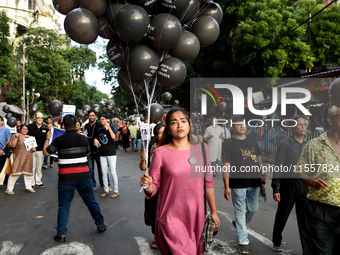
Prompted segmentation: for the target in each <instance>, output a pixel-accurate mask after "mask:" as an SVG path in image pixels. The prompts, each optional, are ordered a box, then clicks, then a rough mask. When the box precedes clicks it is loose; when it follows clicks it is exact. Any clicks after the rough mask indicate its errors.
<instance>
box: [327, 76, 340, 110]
mask: <svg viewBox="0 0 340 255" xmlns="http://www.w3.org/2000/svg"><path fill="white" fill-rule="evenodd" d="M328 95H329V99H330V100H331V102H332V104H334V105H335V106H336V107H338V108H340V78H338V79H336V80H335V81H333V82H332V84H331V86H330V87H329V90H328Z"/></svg>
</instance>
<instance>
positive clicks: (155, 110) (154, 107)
mask: <svg viewBox="0 0 340 255" xmlns="http://www.w3.org/2000/svg"><path fill="white" fill-rule="evenodd" d="M163 114H164V109H163V107H162V106H161V105H160V104H157V103H154V104H151V105H150V123H157V122H158V121H159V120H160V119H161V118H162V117H163Z"/></svg>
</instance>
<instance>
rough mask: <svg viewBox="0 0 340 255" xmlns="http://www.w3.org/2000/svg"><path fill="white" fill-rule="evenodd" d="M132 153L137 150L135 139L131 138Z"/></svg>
mask: <svg viewBox="0 0 340 255" xmlns="http://www.w3.org/2000/svg"><path fill="white" fill-rule="evenodd" d="M131 146H132V151H135V150H137V138H131Z"/></svg>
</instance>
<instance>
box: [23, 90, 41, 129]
mask: <svg viewBox="0 0 340 255" xmlns="http://www.w3.org/2000/svg"><path fill="white" fill-rule="evenodd" d="M34 91H35V88H32V102H31V103H30V101H29V95H30V92H29V91H26V95H27V124H29V123H28V122H29V119H30V110H29V109H30V107H29V106H30V104H33V102H34V96H36V97H37V98H39V97H40V93H34Z"/></svg>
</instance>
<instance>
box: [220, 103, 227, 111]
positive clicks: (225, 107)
mask: <svg viewBox="0 0 340 255" xmlns="http://www.w3.org/2000/svg"><path fill="white" fill-rule="evenodd" d="M219 108H220V110H221V111H223V112H224V111H225V110H226V109H227V108H228V105H227V103H226V102H222V105H221V104H219Z"/></svg>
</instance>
